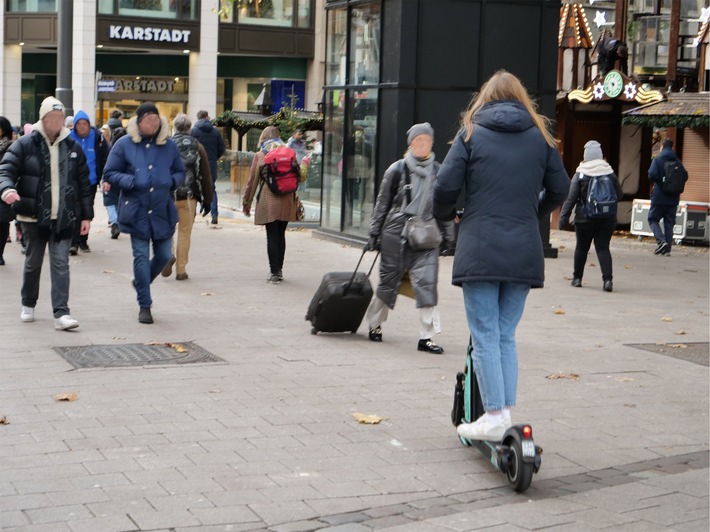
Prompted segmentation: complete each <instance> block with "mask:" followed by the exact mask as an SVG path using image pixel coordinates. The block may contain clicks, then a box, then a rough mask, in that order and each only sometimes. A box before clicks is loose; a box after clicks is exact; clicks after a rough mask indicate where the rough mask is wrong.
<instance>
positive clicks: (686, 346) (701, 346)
mask: <svg viewBox="0 0 710 532" xmlns="http://www.w3.org/2000/svg"><path fill="white" fill-rule="evenodd" d="M626 345H628V346H629V347H635V348H636V349H643V350H644V351H650V352H651V353H657V354H659V355H666V356H669V357H673V358H679V359H681V360H685V361H687V362H693V363H694V364H700V365H701V366H708V365H710V344H709V343H708V342H688V343H681V342H679V343H677V344H626Z"/></svg>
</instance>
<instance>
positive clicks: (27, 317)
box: [20, 305, 35, 323]
mask: <svg viewBox="0 0 710 532" xmlns="http://www.w3.org/2000/svg"><path fill="white" fill-rule="evenodd" d="M20 320H21V321H24V322H25V323H29V322H31V321H35V309H34V308H33V307H26V306H24V305H22V312H20Z"/></svg>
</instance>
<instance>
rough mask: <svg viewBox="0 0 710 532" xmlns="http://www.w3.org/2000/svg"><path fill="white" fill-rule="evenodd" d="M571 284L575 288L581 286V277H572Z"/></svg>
mask: <svg viewBox="0 0 710 532" xmlns="http://www.w3.org/2000/svg"><path fill="white" fill-rule="evenodd" d="M572 286H574V287H575V288H582V279H577V278H576V277H575V278H574V279H572Z"/></svg>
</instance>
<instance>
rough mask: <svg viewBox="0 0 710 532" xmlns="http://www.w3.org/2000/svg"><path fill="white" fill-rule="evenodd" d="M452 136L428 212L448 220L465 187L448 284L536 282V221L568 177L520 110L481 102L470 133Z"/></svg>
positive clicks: (555, 201) (540, 263) (539, 252)
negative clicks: (466, 136) (466, 138)
mask: <svg viewBox="0 0 710 532" xmlns="http://www.w3.org/2000/svg"><path fill="white" fill-rule="evenodd" d="M464 135H465V133H464V131H463V130H461V131H459V133H458V134H457V135H456V138H455V139H454V141H453V145H452V146H451V148H450V150H449V153H448V154H447V155H446V158H445V159H444V162H443V163H442V165H441V169H440V170H439V173H438V174H437V178H436V184H435V186H434V215H435V216H436V217H437V218H442V219H446V218H451V217H452V216H453V209H454V205H455V204H456V201H457V199H458V197H459V194H460V193H461V191H462V190H465V205H464V214H463V219H462V220H461V225H460V227H459V235H458V241H457V244H456V255H455V257H454V265H453V284H455V285H459V286H460V285H461V284H462V283H464V282H476V281H507V282H519V283H525V284H528V285H530V286H531V287H541V286H542V285H543V282H544V279H545V264H544V255H543V248H542V238H541V236H540V227H539V220H540V219H541V218H543V217H544V216H547V215H549V213H550V212H551V211H552V210H553V209H554V208H556V207H557V206H558V205H560V204H562V202H563V201H564V200H565V198H566V197H567V192H568V190H569V176H568V175H567V172H566V171H565V169H564V166H563V164H562V159H561V157H560V154H559V152H558V151H557V149H555V148H552V147H550V146H549V145H548V144H547V142H545V138H544V137H543V135H542V133H541V132H540V130H539V129H538V128H537V127H536V126H535V124H534V122H533V120H532V117H531V116H530V114H529V113H528V111H527V110H526V109H525V107H524V106H523V105H522V104H521V103H520V102H517V101H494V102H490V103H488V104H485V105H484V106H483V107H481V109H480V110H479V111H478V112H477V113H476V114H475V116H474V128H473V134H472V135H471V138H470V139H469V140H468V141H465V140H464Z"/></svg>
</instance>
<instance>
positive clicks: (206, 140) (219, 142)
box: [190, 118, 226, 181]
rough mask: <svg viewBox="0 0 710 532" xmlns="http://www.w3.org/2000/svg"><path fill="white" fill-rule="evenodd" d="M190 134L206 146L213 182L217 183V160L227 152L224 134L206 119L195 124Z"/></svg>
mask: <svg viewBox="0 0 710 532" xmlns="http://www.w3.org/2000/svg"><path fill="white" fill-rule="evenodd" d="M190 134H191V135H192V136H193V137H195V138H196V139H197V140H199V141H200V144H202V146H204V148H205V151H206V152H207V158H208V159H209V161H210V173H211V174H212V181H215V180H216V179H217V159H219V158H220V157H222V155H224V152H225V150H226V147H225V145H224V139H223V138H222V134H221V133H220V132H219V130H218V129H217V128H215V127H214V126H213V125H212V122H210V121H209V120H208V119H206V118H203V119H202V120H198V121H197V122H195V125H194V126H193V127H192V131H191V133H190Z"/></svg>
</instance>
